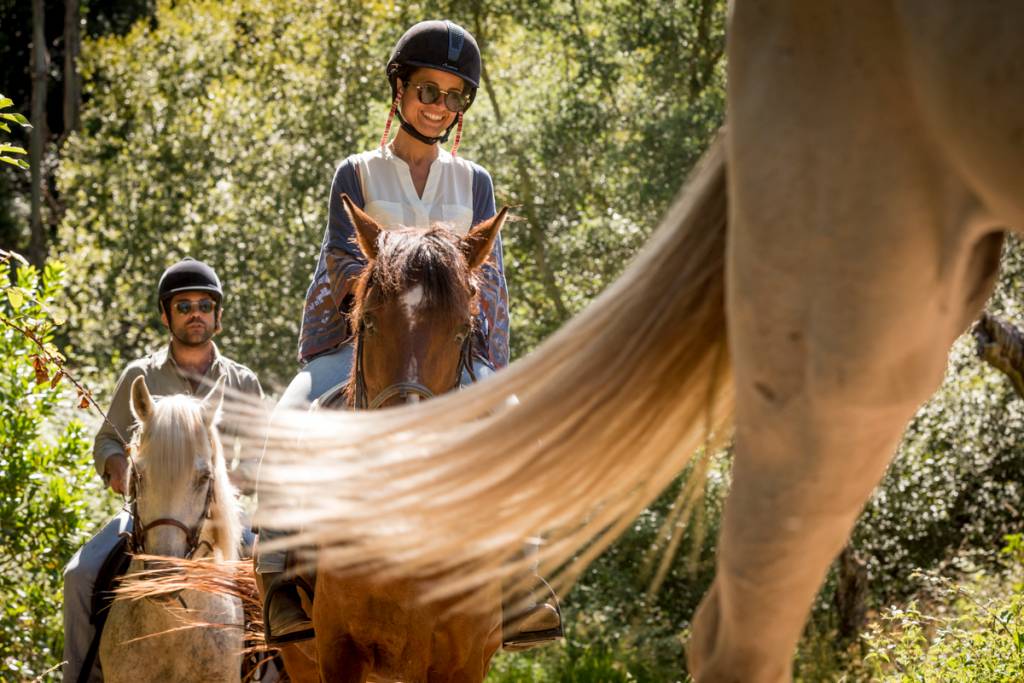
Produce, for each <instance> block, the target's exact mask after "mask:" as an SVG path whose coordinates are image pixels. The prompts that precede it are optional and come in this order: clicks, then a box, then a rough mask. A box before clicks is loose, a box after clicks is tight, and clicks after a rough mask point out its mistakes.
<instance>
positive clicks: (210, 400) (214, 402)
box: [202, 375, 226, 427]
mask: <svg viewBox="0 0 1024 683" xmlns="http://www.w3.org/2000/svg"><path fill="white" fill-rule="evenodd" d="M225 384H226V380H225V379H224V376H223V375H221V376H220V377H218V378H217V383H216V384H214V385H213V389H212V390H211V391H210V393H209V394H208V395H207V396H206V398H204V399H203V403H202V406H203V421H204V422H206V426H207V427H212V426H213V424H214V422H216V420H217V415H218V414H219V413H220V407H221V406H222V405H223V404H224V386H225Z"/></svg>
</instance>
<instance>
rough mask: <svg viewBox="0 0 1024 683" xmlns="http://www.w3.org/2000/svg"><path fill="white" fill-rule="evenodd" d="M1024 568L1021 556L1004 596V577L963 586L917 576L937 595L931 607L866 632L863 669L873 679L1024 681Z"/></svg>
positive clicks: (896, 615)
mask: <svg viewBox="0 0 1024 683" xmlns="http://www.w3.org/2000/svg"><path fill="white" fill-rule="evenodd" d="M1018 539H1019V536H1018ZM1017 552H1018V553H1019V546H1018V547H1017ZM1021 569H1024V564H1022V563H1021V561H1020V556H1019V554H1018V556H1017V558H1016V567H1015V568H1014V569H1013V570H1012V571H1011V575H1010V577H1011V579H1015V580H1016V581H1017V582H1018V585H1016V586H1015V587H1014V588H1013V589H1012V590H1009V591H1008V590H1007V585H1006V584H1007V583H1008V582H1009V580H1003V581H997V582H993V581H991V580H989V581H986V580H985V579H984V577H983V576H980V575H979V576H975V577H974V578H973V579H972V581H971V582H970V583H969V584H966V585H965V584H961V583H957V582H954V581H951V580H949V579H947V578H943V577H941V576H938V575H934V574H923V575H919V576H920V578H922V579H924V581H925V582H926V584H927V586H928V587H929V589H930V592H931V593H933V594H934V595H935V597H934V598H933V599H932V600H931V601H930V604H929V606H928V609H925V608H924V607H922V606H921V605H920V604H919V603H918V602H917V601H911V602H910V603H909V604H908V605H907V606H906V607H891V608H889V609H887V610H885V611H884V612H883V613H882V615H881V619H880V621H879V622H877V623H875V624H872V625H871V626H870V628H869V629H868V631H867V632H866V633H865V634H864V640H865V642H866V644H867V648H868V652H867V655H866V656H865V657H864V669H866V670H867V672H869V674H870V677H871V680H878V681H1019V680H1024V592H1022V591H1021V588H1020V585H1019V581H1020V579H1021V577H1022V575H1024V572H1021Z"/></svg>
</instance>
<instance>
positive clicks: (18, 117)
mask: <svg viewBox="0 0 1024 683" xmlns="http://www.w3.org/2000/svg"><path fill="white" fill-rule="evenodd" d="M0 119H6V120H8V121H14V122H15V123H20V124H21V125H22V126H24V127H25V128H32V124H31V123H29V122H28V119H26V118H25V116H24V115H23V114H17V113H15V114H0Z"/></svg>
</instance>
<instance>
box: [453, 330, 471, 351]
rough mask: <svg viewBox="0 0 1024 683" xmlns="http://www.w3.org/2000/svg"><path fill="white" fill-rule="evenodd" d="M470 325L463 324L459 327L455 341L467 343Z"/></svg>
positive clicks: (460, 343)
mask: <svg viewBox="0 0 1024 683" xmlns="http://www.w3.org/2000/svg"><path fill="white" fill-rule="evenodd" d="M469 329H470V328H469V325H463V326H462V327H460V328H459V330H458V332H456V333H455V343H456V344H459V345H460V346H461V345H462V344H463V343H465V341H466V337H468V336H469Z"/></svg>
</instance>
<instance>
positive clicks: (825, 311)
mask: <svg viewBox="0 0 1024 683" xmlns="http://www.w3.org/2000/svg"><path fill="white" fill-rule="evenodd" d="M731 10H732V11H731V12H730V26H729V31H728V35H729V45H728V68H729V80H728V93H727V95H728V111H727V120H728V122H729V130H728V134H727V135H726V136H725V137H724V139H721V140H719V141H718V142H716V143H715V144H714V145H713V146H712V149H711V150H710V151H709V152H708V154H707V155H706V157H705V159H704V162H703V163H702V165H701V166H700V167H699V168H698V169H697V171H696V172H695V173H694V174H693V175H692V176H691V179H690V181H689V182H688V184H687V186H686V187H685V188H684V190H683V192H682V194H681V196H680V198H679V199H678V200H677V202H676V203H675V205H674V206H673V207H672V208H671V209H670V211H669V212H668V214H667V216H666V218H665V219H664V223H663V228H662V229H661V230H660V231H659V232H658V233H657V235H656V236H655V237H654V238H653V239H652V240H651V244H650V245H649V247H648V248H647V249H646V250H645V252H644V253H643V254H642V255H641V256H640V257H639V258H638V259H637V261H636V262H635V263H634V264H633V266H632V267H631V268H630V269H629V270H628V271H627V272H626V273H625V274H624V276H623V277H622V278H621V279H620V281H618V282H617V283H615V284H614V285H612V286H611V287H610V288H609V289H608V291H606V292H605V293H604V294H603V295H602V296H601V297H599V298H598V299H597V300H596V301H595V302H594V303H593V304H592V305H591V306H590V307H589V308H588V309H587V311H585V312H584V313H583V314H582V315H581V316H579V317H578V318H576V319H575V320H573V321H572V322H570V323H569V324H568V325H567V326H566V327H565V328H563V329H562V330H560V331H559V332H558V333H556V334H555V335H553V336H552V338H550V339H549V340H548V341H547V342H545V344H544V345H543V346H542V347H541V348H540V349H538V351H537V352H536V353H535V354H533V355H532V356H530V357H527V358H525V359H523V360H522V361H520V362H517V363H516V364H514V365H513V367H511V368H510V369H509V370H507V371H506V372H504V373H502V376H501V377H500V378H496V379H495V380H494V381H491V382H485V383H482V384H481V385H480V386H477V387H473V388H471V389H470V390H468V391H466V392H464V393H463V395H462V396H459V397H457V398H456V397H453V398H445V399H441V400H438V401H432V402H430V403H429V404H426V405H424V406H423V407H422V408H421V409H418V410H416V411H412V410H409V411H394V414H392V415H389V416H388V421H387V424H385V423H384V422H383V420H381V421H377V420H366V421H363V420H346V421H341V422H334V423H333V424H331V425H327V424H326V423H324V424H323V425H318V424H315V423H310V422H307V423H303V424H302V428H303V429H304V430H306V431H307V432H309V433H311V434H317V438H318V439H321V440H322V441H323V444H324V446H325V451H324V453H323V460H322V461H313V462H307V463H303V464H302V467H300V468H296V469H294V470H293V472H294V473H295V477H294V478H293V479H292V480H291V481H290V482H289V486H290V487H291V488H292V490H300V491H302V492H303V497H304V499H305V500H307V501H308V502H309V505H308V508H307V509H306V510H305V511H304V512H303V514H305V515H307V516H311V517H313V518H314V519H315V520H316V523H315V526H316V528H317V530H318V533H317V534H316V535H315V538H316V539H318V540H321V541H325V542H328V541H329V542H331V543H333V544H335V545H334V547H335V548H337V552H335V553H334V555H333V561H334V562H336V563H337V564H338V565H339V566H343V565H354V564H359V563H364V562H367V561H370V560H375V559H377V558H386V557H400V558H402V561H403V562H404V563H405V566H407V567H408V568H409V569H410V571H414V570H416V569H419V568H423V567H435V568H436V567H439V566H440V567H452V566H456V565H458V566H462V567H467V566H470V565H473V569H472V571H471V572H465V573H462V574H460V575H459V580H460V584H459V585H460V586H465V585H467V584H468V583H472V582H474V581H485V580H489V579H490V578H491V577H493V576H494V575H495V573H496V572H500V571H503V568H502V566H501V565H500V563H499V564H495V558H496V557H498V556H502V555H503V556H512V555H513V554H514V553H515V550H516V547H517V544H518V543H520V542H521V540H522V538H523V537H524V536H527V535H530V534H535V533H537V532H538V531H539V530H543V529H549V530H550V538H551V539H552V542H551V543H550V544H549V545H548V546H547V547H546V548H545V549H544V550H543V551H542V552H543V553H544V556H545V557H546V558H547V561H548V563H549V565H554V566H557V565H559V564H561V563H563V562H566V561H569V560H570V559H572V558H574V554H575V553H577V552H578V549H579V548H581V547H583V546H584V545H586V544H587V543H590V545H588V546H586V548H587V550H586V551H585V552H584V553H582V554H580V555H575V557H576V558H577V561H576V562H574V563H573V564H570V565H569V568H568V571H567V573H566V576H567V578H569V579H571V578H572V577H573V576H574V575H575V573H576V572H577V571H578V570H579V568H580V566H581V564H583V563H586V562H587V561H589V560H590V559H591V558H592V557H593V556H594V555H595V554H596V553H598V552H600V551H601V550H602V549H603V548H604V547H606V545H607V544H608V543H609V542H610V541H611V540H612V539H613V538H614V537H615V536H616V535H617V534H618V533H620V532H621V531H622V530H624V529H625V528H628V525H629V523H630V519H631V517H632V516H633V515H635V514H636V513H637V512H638V511H639V510H641V509H642V508H643V507H644V506H645V505H647V504H648V503H649V502H650V501H651V500H652V499H653V498H654V496H655V495H656V494H657V493H658V491H660V490H661V489H662V487H663V486H664V485H665V484H666V483H667V482H669V481H671V479H672V478H673V477H674V476H675V474H676V473H677V472H678V471H679V470H680V468H681V467H682V465H684V464H685V463H686V462H687V461H688V458H689V456H690V453H692V452H693V450H694V449H695V448H696V447H698V446H700V445H701V444H704V443H705V442H706V440H707V437H708V435H709V434H711V435H721V434H722V433H723V432H725V431H727V425H728V424H729V423H730V419H729V418H731V417H733V416H734V417H735V462H734V469H733V479H732V489H731V491H730V493H729V497H728V500H727V502H726V506H725V513H724V518H723V522H722V526H721V536H720V539H719V545H718V553H717V560H716V561H717V574H716V578H715V581H714V583H713V585H712V588H711V590H710V593H709V594H708V595H707V596H706V597H705V599H704V601H703V603H702V605H701V607H700V609H699V611H698V613H697V615H696V617H695V620H694V627H693V637H692V640H691V642H690V650H689V661H690V671H691V673H693V675H694V676H695V677H696V679H697V680H699V681H784V680H787V679H788V678H789V677H790V674H791V658H792V654H793V651H794V648H795V646H796V642H797V639H798V638H799V635H800V632H801V629H802V627H803V623H804V620H805V618H806V616H807V613H808V610H809V608H810V605H811V603H812V601H813V599H814V595H815V593H816V592H817V590H818V588H819V586H820V585H821V582H822V580H823V577H824V575H825V572H826V570H827V568H828V566H829V564H830V563H831V562H832V560H833V558H834V557H835V556H836V554H837V553H838V552H839V550H840V549H841V548H842V547H843V545H844V543H845V541H846V539H847V537H848V535H849V533H850V529H851V528H852V526H853V524H854V521H855V520H856V518H857V516H858V514H859V512H860V510H861V508H862V507H863V504H864V502H865V500H866V499H867V497H868V496H869V494H870V492H871V490H872V489H873V487H874V486H875V485H876V483H877V482H878V480H879V478H880V477H881V475H882V473H883V472H884V470H885V468H886V466H887V465H888V463H889V460H890V458H891V457H892V454H893V452H894V449H895V446H896V444H897V443H898V441H899V439H900V436H901V433H902V431H903V428H904V426H905V425H906V423H907V421H908V420H909V418H910V417H911V416H912V415H913V413H914V411H915V410H916V409H917V407H918V406H919V405H920V404H921V403H922V402H923V401H924V400H926V399H927V398H928V397H929V396H930V394H931V393H932V392H933V391H934V390H935V388H936V387H937V386H938V384H939V382H940V380H941V378H942V375H943V371H944V368H945V365H946V357H947V353H948V350H949V347H950V345H951V344H952V342H953V340H954V339H955V338H956V337H957V336H958V335H959V334H960V333H961V332H963V331H964V329H965V328H966V327H967V325H968V323H969V322H970V321H971V320H972V319H974V318H975V317H976V316H977V314H978V312H979V311H980V310H981V308H982V305H983V303H984V301H985V300H986V298H987V296H988V295H989V293H990V291H991V289H992V285H993V282H994V279H995V275H996V269H997V265H998V259H999V253H1000V248H1001V244H1002V240H1003V232H1004V231H1005V230H1007V229H1018V230H1019V229H1021V228H1022V227H1024V193H1022V192H1021V191H1020V179H1021V178H1024V124H1022V122H1024V42H1022V41H1021V39H1020V37H1021V36H1022V35H1024V6H1022V5H1021V4H1020V3H1017V2H998V1H993V2H984V3H965V2H960V1H959V0H864V1H863V2H821V1H818V0H807V1H796V2H777V1H775V0H736V2H735V3H734V4H733V6H732V8H731ZM726 169H728V174H726ZM510 393H515V394H517V395H518V396H519V398H520V399H521V403H520V404H519V405H518V406H516V407H514V408H508V409H502V408H501V406H502V405H503V402H504V400H505V398H506V397H507V396H508V395H509V394H510ZM482 415H483V417H481V416H482ZM331 430H333V431H334V432H336V433H338V434H344V435H345V441H346V442H349V443H357V444H359V447H360V448H361V449H365V448H369V449H371V451H373V452H375V453H388V454H389V455H390V457H389V459H388V462H387V467H374V468H368V469H364V470H363V471H359V470H358V469H357V467H356V464H357V463H359V462H360V454H359V453H358V452H356V450H355V449H354V448H353V447H350V446H349V445H347V444H339V443H337V439H335V441H334V442H333V446H331V445H329V444H330V443H331V442H330V440H329V438H328V437H329V433H330V431H331ZM284 455H285V456H286V457H287V454H286V453H285V454H284ZM346 463H347V466H343V465H345V464H346ZM324 468H327V470H326V471H327V472H328V474H326V475H324V471H325V470H324ZM343 473H344V474H345V475H351V476H341V475H342V474H343ZM353 473H354V474H353ZM352 500H359V501H360V503H362V504H364V505H367V504H368V505H369V506H370V507H372V508H373V509H374V510H375V513H376V515H375V517H373V518H370V517H369V516H352V515H350V514H349V511H350V509H351V506H350V505H349V501H352ZM399 522H402V524H400V523H399ZM595 538H596V540H593V539H595ZM346 541H348V542H349V545H347V546H344V545H341V544H343V543H345V542H346Z"/></svg>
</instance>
